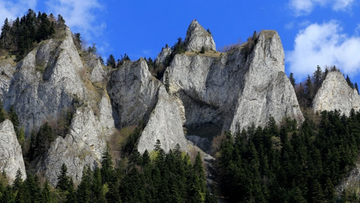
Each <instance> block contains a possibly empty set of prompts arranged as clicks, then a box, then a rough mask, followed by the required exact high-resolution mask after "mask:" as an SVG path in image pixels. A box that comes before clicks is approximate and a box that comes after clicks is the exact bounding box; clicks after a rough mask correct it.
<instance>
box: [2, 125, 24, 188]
mask: <svg viewBox="0 0 360 203" xmlns="http://www.w3.org/2000/svg"><path fill="white" fill-rule="evenodd" d="M19 169H20V171H21V174H22V179H23V180H25V179H26V171H25V164H24V159H23V156H22V151H21V147H20V144H19V142H18V140H17V138H16V134H15V131H14V126H13V124H12V123H11V121H10V120H5V121H3V122H2V123H0V171H2V172H5V173H6V177H7V178H8V180H9V184H10V185H11V184H12V183H13V182H14V180H15V177H16V172H17V171H18V170H19Z"/></svg>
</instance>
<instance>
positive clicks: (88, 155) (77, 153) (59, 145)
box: [38, 95, 114, 185]
mask: <svg viewBox="0 0 360 203" xmlns="http://www.w3.org/2000/svg"><path fill="white" fill-rule="evenodd" d="M113 129H114V120H113V118H112V116H111V105H110V101H109V99H108V98H107V97H106V96H105V95H104V96H103V97H102V99H101V101H100V103H99V115H98V116H96V115H94V112H93V110H92V109H91V108H90V107H87V106H84V107H80V108H78V109H77V110H76V113H75V115H74V118H73V120H72V122H71V127H70V132H69V133H68V134H67V135H66V137H65V138H62V137H58V138H57V139H56V140H55V142H54V143H53V144H52V145H51V147H50V149H49V150H48V152H47V154H46V156H45V157H44V158H43V160H42V161H41V162H40V163H39V164H38V171H39V172H44V173H45V177H46V178H48V180H49V182H50V183H51V184H53V185H56V183H57V175H58V174H59V172H60V168H61V165H62V164H63V163H65V164H66V166H67V168H68V175H69V176H70V177H71V178H72V179H73V181H74V183H75V184H78V183H80V181H81V177H82V173H83V168H84V166H87V167H90V168H91V169H95V167H99V166H101V164H100V162H101V157H102V153H103V152H104V151H105V150H106V141H107V137H108V136H109V135H110V134H111V133H112V132H113Z"/></svg>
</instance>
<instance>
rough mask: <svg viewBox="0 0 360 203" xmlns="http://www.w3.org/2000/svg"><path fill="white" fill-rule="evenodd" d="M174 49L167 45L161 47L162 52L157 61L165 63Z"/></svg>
mask: <svg viewBox="0 0 360 203" xmlns="http://www.w3.org/2000/svg"><path fill="white" fill-rule="evenodd" d="M171 53H172V51H171V49H170V47H165V48H162V49H161V52H160V53H159V54H158V56H157V57H156V61H155V62H156V63H157V64H159V63H165V60H166V58H168V57H169V56H170V55H171Z"/></svg>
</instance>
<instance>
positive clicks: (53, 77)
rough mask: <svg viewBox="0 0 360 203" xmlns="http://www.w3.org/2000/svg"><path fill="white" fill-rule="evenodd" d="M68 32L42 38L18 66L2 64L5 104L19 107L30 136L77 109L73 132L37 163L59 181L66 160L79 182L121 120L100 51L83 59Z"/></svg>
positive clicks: (49, 177)
mask: <svg viewBox="0 0 360 203" xmlns="http://www.w3.org/2000/svg"><path fill="white" fill-rule="evenodd" d="M64 32H65V37H64V38H63V39H49V40H46V41H43V42H41V43H40V44H39V45H38V46H37V47H36V48H35V49H34V50H32V51H30V52H29V53H28V54H27V55H26V56H25V58H24V59H23V60H22V61H20V62H19V63H18V64H17V65H16V66H15V67H13V66H12V65H11V66H12V67H9V65H7V66H6V65H1V64H0V65H1V69H2V70H3V72H4V73H5V74H3V75H2V76H1V80H0V82H1V85H0V87H1V90H2V100H3V102H4V107H5V109H9V108H10V106H14V109H15V111H16V113H17V114H18V117H19V120H20V125H21V126H22V127H24V129H25V132H26V135H27V137H29V134H30V131H32V130H34V131H35V132H36V131H37V129H38V128H39V127H40V126H41V125H42V124H44V123H45V122H48V123H49V124H50V125H51V126H52V127H55V128H56V127H57V126H58V124H59V121H61V119H64V118H63V117H64V116H65V115H66V112H67V111H68V110H72V111H75V114H74V116H73V119H72V120H71V125H70V130H69V132H68V134H67V135H64V138H63V137H60V136H59V137H57V139H56V140H55V141H54V142H53V143H51V145H50V148H49V150H48V151H47V152H46V153H45V154H43V155H41V156H40V157H38V158H37V159H36V160H35V161H34V162H35V163H32V165H34V166H36V167H35V170H36V171H37V172H39V173H41V174H44V175H45V177H46V178H47V179H48V180H49V181H50V183H51V184H53V185H55V184H56V182H57V174H58V172H59V170H60V166H61V164H63V163H65V164H66V165H67V167H68V173H69V175H70V176H71V177H72V178H73V179H74V181H75V183H79V181H80V180H81V176H82V170H83V167H84V166H90V167H94V166H95V165H99V163H100V161H101V154H102V153H103V152H104V151H105V150H106V141H107V138H108V136H109V135H110V134H112V132H113V130H114V123H115V122H114V119H113V117H112V107H111V103H110V99H109V97H108V95H107V92H106V89H105V87H103V84H106V77H107V71H105V70H104V69H103V67H102V65H101V64H100V62H99V60H98V59H96V57H95V56H94V55H91V54H88V55H87V57H83V58H81V57H80V55H79V52H78V50H77V49H76V47H75V45H74V42H73V39H72V33H71V31H70V29H69V28H66V30H64ZM11 68H12V69H13V70H11ZM15 172H16V171H15Z"/></svg>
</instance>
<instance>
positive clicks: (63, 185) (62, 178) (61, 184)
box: [56, 163, 70, 192]
mask: <svg viewBox="0 0 360 203" xmlns="http://www.w3.org/2000/svg"><path fill="white" fill-rule="evenodd" d="M57 179H58V183H57V185H56V188H57V189H59V190H60V191H63V192H65V191H67V189H68V188H69V184H70V178H69V177H68V176H67V167H66V165H65V163H63V164H62V165H61V170H60V174H59V175H58V177H57Z"/></svg>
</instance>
